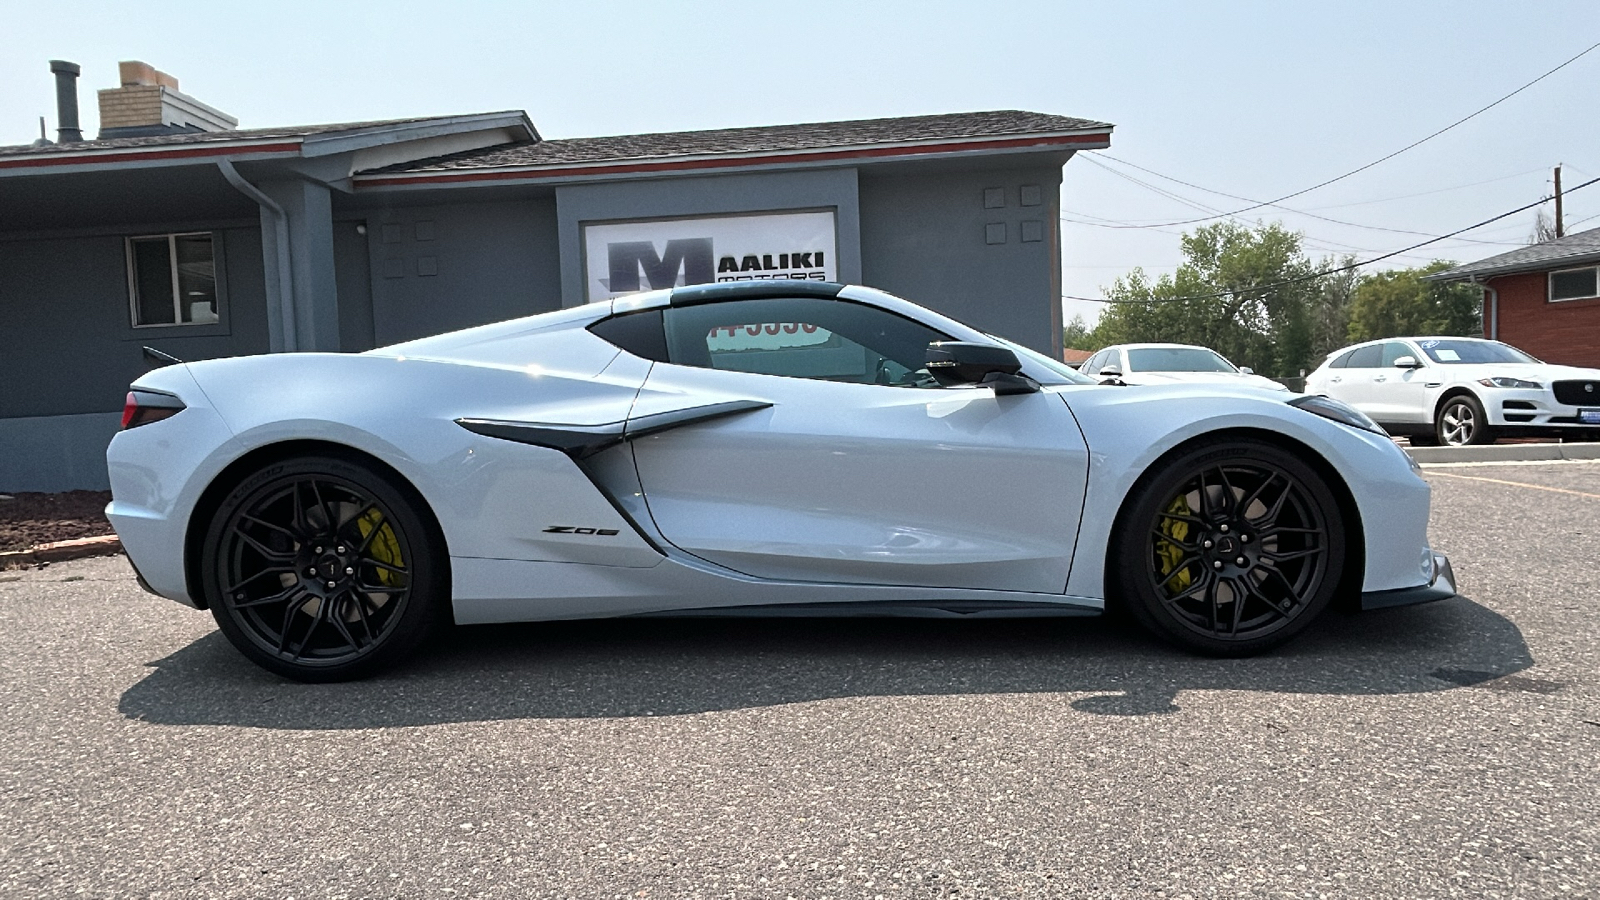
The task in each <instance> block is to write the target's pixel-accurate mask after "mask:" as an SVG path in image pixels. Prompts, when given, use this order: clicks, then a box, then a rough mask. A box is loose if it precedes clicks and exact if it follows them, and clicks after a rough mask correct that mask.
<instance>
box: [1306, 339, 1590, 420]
mask: <svg viewBox="0 0 1600 900" xmlns="http://www.w3.org/2000/svg"><path fill="white" fill-rule="evenodd" d="M1306 391H1307V392H1309V393H1315V394H1324V395H1326V396H1329V397H1333V398H1334V399H1337V400H1341V401H1343V402H1345V403H1348V404H1349V405H1351V406H1354V407H1356V408H1357V409H1359V410H1361V411H1362V412H1364V413H1366V414H1367V415H1368V416H1370V417H1372V418H1373V419H1374V420H1376V421H1378V422H1381V423H1382V424H1383V426H1384V427H1385V428H1387V429H1388V430H1389V431H1390V432H1392V433H1394V434H1405V435H1410V436H1411V443H1413V444H1424V443H1426V444H1433V443H1443V444H1448V445H1451V446H1463V445H1467V444H1485V443H1490V442H1492V441H1493V440H1494V439H1495V438H1496V437H1497V436H1499V435H1514V434H1543V435H1564V436H1567V437H1577V438H1582V437H1591V438H1594V437H1600V370H1597V369H1580V368H1574V367H1572V366H1557V365H1551V364H1549V363H1543V362H1540V361H1539V360H1537V359H1534V358H1533V357H1531V356H1529V355H1528V354H1526V353H1524V352H1522V351H1521V350H1518V349H1517V348H1515V347H1513V346H1511V345H1510V344H1502V343H1500V342H1499V341H1489V340H1484V339H1483V338H1470V337H1412V338H1389V339H1386V340H1381V341H1369V342H1367V343H1365V344H1356V345H1355V346H1352V347H1346V348H1344V349H1342V350H1336V351H1334V352H1333V353H1330V354H1328V358H1327V359H1326V360H1324V361H1323V363H1322V365H1320V366H1318V367H1317V370H1316V371H1315V372H1312V373H1311V374H1310V375H1308V376H1306Z"/></svg>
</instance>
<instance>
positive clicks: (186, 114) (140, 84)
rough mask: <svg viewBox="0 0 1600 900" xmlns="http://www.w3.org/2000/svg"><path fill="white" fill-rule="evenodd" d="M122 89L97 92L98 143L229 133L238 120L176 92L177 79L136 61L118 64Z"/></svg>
mask: <svg viewBox="0 0 1600 900" xmlns="http://www.w3.org/2000/svg"><path fill="white" fill-rule="evenodd" d="M117 70H118V72H119V73H120V75H121V76H122V86H121V87H116V88H108V89H106V90H103V91H101V92H100V134H99V139H100V140H106V139H109V138H122V137H148V136H150V135H159V134H183V133H185V132H192V131H231V130H233V129H234V128H236V127H238V125H239V120H238V119H235V118H234V117H233V116H230V115H228V114H227V113H225V112H222V111H221V110H219V109H215V108H213V107H210V106H207V105H205V104H204V103H201V102H200V101H199V100H196V99H194V98H193V97H191V96H189V95H188V94H185V93H182V92H180V91H179V90H178V79H176V78H174V77H172V76H171V75H168V74H167V73H165V72H161V71H157V70H156V68H155V67H154V66H151V65H150V64H148V63H142V62H138V61H136V60H126V61H124V62H120V63H118V64H117Z"/></svg>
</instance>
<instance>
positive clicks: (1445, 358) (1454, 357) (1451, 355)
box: [1434, 350, 1461, 362]
mask: <svg viewBox="0 0 1600 900" xmlns="http://www.w3.org/2000/svg"><path fill="white" fill-rule="evenodd" d="M1434 355H1435V356H1437V357H1439V361H1440V362H1456V361H1458V360H1460V359H1461V354H1459V353H1457V352H1455V351H1454V350H1436V351H1434Z"/></svg>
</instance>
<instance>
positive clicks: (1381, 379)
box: [1372, 375, 1389, 381]
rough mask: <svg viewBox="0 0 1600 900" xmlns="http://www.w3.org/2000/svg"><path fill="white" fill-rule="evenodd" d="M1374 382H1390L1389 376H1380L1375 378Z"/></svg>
mask: <svg viewBox="0 0 1600 900" xmlns="http://www.w3.org/2000/svg"><path fill="white" fill-rule="evenodd" d="M1372 380H1373V381H1388V380H1389V376H1387V375H1379V376H1377V377H1375V378H1373V379H1372Z"/></svg>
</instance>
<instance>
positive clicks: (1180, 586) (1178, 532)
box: [1156, 494, 1194, 597]
mask: <svg viewBox="0 0 1600 900" xmlns="http://www.w3.org/2000/svg"><path fill="white" fill-rule="evenodd" d="M1192 514H1193V513H1192V511H1191V510H1190V509H1189V501H1188V500H1187V499H1186V498H1185V497H1184V495H1182V494H1179V495H1178V496H1176V497H1173V498H1172V502H1171V503H1170V504H1168V505H1167V509H1166V513H1165V514H1164V515H1162V517H1161V526H1160V531H1161V533H1162V534H1163V535H1166V537H1168V538H1171V539H1172V540H1164V539H1162V538H1157V539H1156V560H1157V562H1158V564H1159V566H1160V568H1161V577H1162V578H1163V579H1166V578H1167V576H1169V575H1172V570H1173V569H1176V568H1177V567H1178V564H1179V563H1181V562H1183V556H1184V553H1183V548H1182V547H1180V546H1179V545H1178V543H1177V542H1179V541H1183V540H1185V539H1186V538H1188V537H1189V523H1188V522H1186V521H1184V520H1183V519H1178V518H1173V517H1174V516H1187V515H1192ZM1193 581H1194V573H1192V572H1191V571H1189V569H1188V568H1187V567H1185V568H1184V570H1183V571H1182V572H1179V573H1178V574H1177V575H1172V578H1171V580H1163V582H1162V583H1163V584H1165V585H1166V590H1167V596H1169V597H1176V596H1177V595H1179V594H1181V593H1183V592H1184V591H1186V590H1188V589H1189V585H1190V584H1191V583H1192V582H1193Z"/></svg>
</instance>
